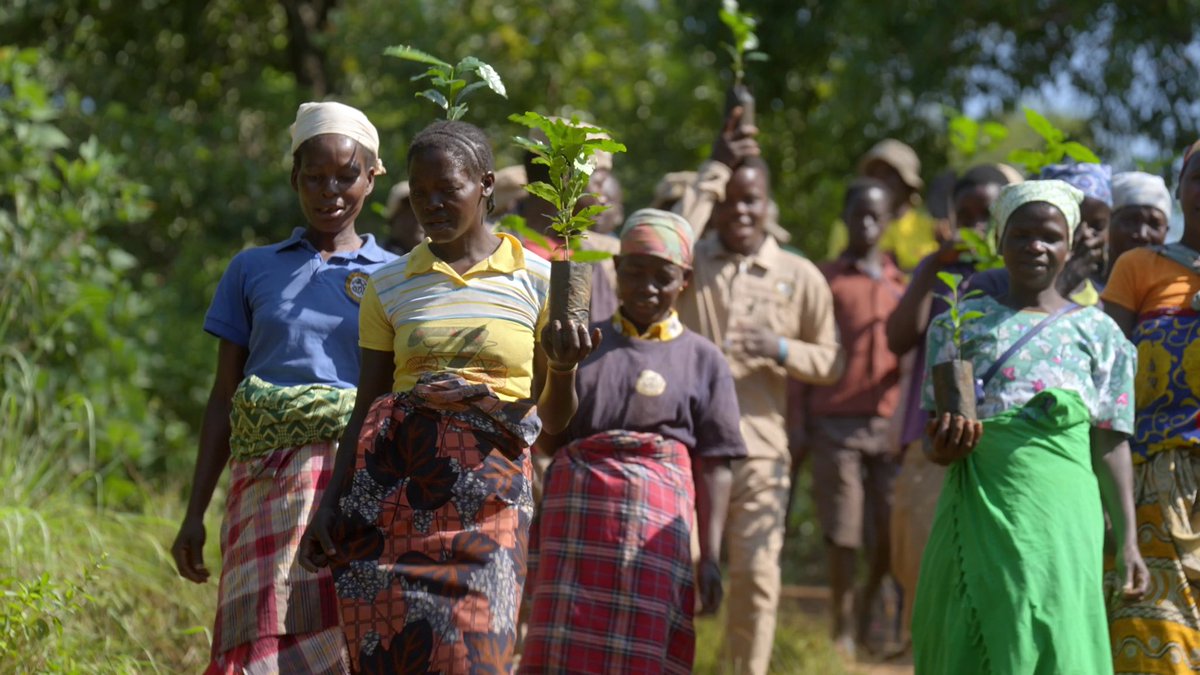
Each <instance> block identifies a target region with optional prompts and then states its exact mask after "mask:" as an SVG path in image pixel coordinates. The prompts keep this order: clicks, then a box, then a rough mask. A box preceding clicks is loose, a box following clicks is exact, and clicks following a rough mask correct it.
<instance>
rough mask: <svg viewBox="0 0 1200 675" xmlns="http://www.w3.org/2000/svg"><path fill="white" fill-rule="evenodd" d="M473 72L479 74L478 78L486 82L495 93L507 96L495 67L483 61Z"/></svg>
mask: <svg viewBox="0 0 1200 675" xmlns="http://www.w3.org/2000/svg"><path fill="white" fill-rule="evenodd" d="M475 74H476V75H478V76H479V79H481V80H483V82H484V83H485V84H487V86H488V88H489V89H491V90H492V91H494V92H496V93H497V94H500V96H502V97H503V98H508V91H506V90H505V88H504V82H502V81H501V80H500V73H497V72H496V69H495V68H492V67H491V66H489V65H488V64H486V63H484V64H483V65H481V66H479V70H477V71H476V72H475Z"/></svg>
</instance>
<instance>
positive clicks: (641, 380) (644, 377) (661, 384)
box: [634, 369, 667, 396]
mask: <svg viewBox="0 0 1200 675" xmlns="http://www.w3.org/2000/svg"><path fill="white" fill-rule="evenodd" d="M634 389H636V390H637V393H639V394H641V395H642V396H662V395H663V392H665V391H666V390H667V380H666V378H664V377H663V376H662V375H660V374H659V373H656V372H654V371H653V370H650V369H646V370H643V371H642V372H641V373H639V374H638V378H637V383H636V384H634Z"/></svg>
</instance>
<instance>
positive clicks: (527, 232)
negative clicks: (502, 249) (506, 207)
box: [500, 214, 554, 250]
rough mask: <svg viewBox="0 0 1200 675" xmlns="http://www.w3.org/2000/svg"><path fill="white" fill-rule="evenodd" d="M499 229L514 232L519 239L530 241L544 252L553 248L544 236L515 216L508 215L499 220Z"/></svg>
mask: <svg viewBox="0 0 1200 675" xmlns="http://www.w3.org/2000/svg"><path fill="white" fill-rule="evenodd" d="M500 227H501V228H503V229H505V230H508V231H510V232H514V233H516V235H517V236H518V237H520V238H521V239H524V240H526V241H531V242H533V243H534V244H537V245H538V246H541V247H542V248H544V249H546V250H550V249H552V248H554V245H553V244H551V243H550V240H549V239H547V238H546V236H545V235H544V234H542V233H541V232H538V231H537V230H535V229H533V228H532V227H530V226H529V225H527V224H526V223H525V219H524V218H522V217H521V216H518V215H516V214H509V215H507V216H504V217H503V218H501V219H500Z"/></svg>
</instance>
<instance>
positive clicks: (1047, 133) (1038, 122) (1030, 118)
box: [1025, 108, 1063, 143]
mask: <svg viewBox="0 0 1200 675" xmlns="http://www.w3.org/2000/svg"><path fill="white" fill-rule="evenodd" d="M1025 122H1026V123H1027V124H1028V125H1029V128H1030V129H1033V130H1034V131H1035V132H1037V135H1039V136H1041V137H1042V138H1044V139H1046V140H1047V141H1050V142H1052V143H1060V142H1062V140H1063V132H1061V131H1059V129H1058V127H1056V126H1054V125H1053V124H1052V123H1051V122H1050V120H1048V119H1046V118H1045V117H1044V116H1043V115H1042V114H1041V113H1039V112H1038V111H1036V110H1034V109H1033V108H1025Z"/></svg>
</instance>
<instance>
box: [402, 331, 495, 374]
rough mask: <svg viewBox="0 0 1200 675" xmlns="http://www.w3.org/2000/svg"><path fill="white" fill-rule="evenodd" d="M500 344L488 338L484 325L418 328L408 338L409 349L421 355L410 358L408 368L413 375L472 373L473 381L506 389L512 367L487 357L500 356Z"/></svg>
mask: <svg viewBox="0 0 1200 675" xmlns="http://www.w3.org/2000/svg"><path fill="white" fill-rule="evenodd" d="M497 345H498V343H497V342H496V341H495V340H490V339H488V329H487V328H486V327H484V326H477V327H474V328H454V327H447V326H436V325H435V326H418V327H417V328H415V329H414V330H413V331H412V333H410V334H409V336H408V348H409V349H410V350H412V351H415V352H417V355H415V356H411V357H409V359H408V361H407V362H406V364H405V368H406V369H407V370H408V371H410V372H413V373H425V372H436V371H441V370H454V371H458V372H464V371H470V372H471V373H472V374H473V376H472V377H471V378H470V379H471V381H473V382H482V383H484V384H488V385H490V386H492V387H503V386H505V385H506V384H507V383H508V375H509V373H508V366H506V365H505V364H504V362H503V361H500V360H498V359H494V358H488V357H486V356H484V354H495V353H497V350H496V347H497ZM422 348H424V353H423V354H422V353H420V352H421V351H422Z"/></svg>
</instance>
